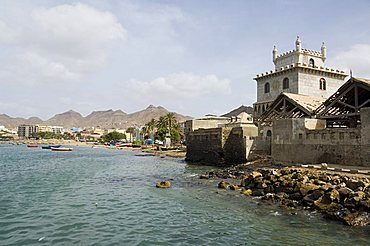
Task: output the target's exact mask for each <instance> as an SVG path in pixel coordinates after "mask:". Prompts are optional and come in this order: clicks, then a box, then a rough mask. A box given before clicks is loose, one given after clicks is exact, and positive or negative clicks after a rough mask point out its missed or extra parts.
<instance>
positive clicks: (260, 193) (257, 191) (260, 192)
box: [252, 189, 265, 196]
mask: <svg viewBox="0 0 370 246" xmlns="http://www.w3.org/2000/svg"><path fill="white" fill-rule="evenodd" d="M263 195H265V193H264V191H263V189H255V190H253V192H252V196H263Z"/></svg>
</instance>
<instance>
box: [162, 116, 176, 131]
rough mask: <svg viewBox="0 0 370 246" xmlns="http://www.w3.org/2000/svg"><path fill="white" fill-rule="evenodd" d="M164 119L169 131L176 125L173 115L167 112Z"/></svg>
mask: <svg viewBox="0 0 370 246" xmlns="http://www.w3.org/2000/svg"><path fill="white" fill-rule="evenodd" d="M164 117H165V121H166V123H167V127H168V129H169V130H170V131H171V129H172V128H173V127H174V126H175V125H176V124H177V119H176V116H175V113H173V112H168V113H167V114H166V115H165V116H164Z"/></svg>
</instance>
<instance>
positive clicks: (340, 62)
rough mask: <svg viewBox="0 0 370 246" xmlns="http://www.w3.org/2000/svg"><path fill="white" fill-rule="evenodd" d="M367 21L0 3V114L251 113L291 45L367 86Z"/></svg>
mask: <svg viewBox="0 0 370 246" xmlns="http://www.w3.org/2000/svg"><path fill="white" fill-rule="evenodd" d="M369 13H370V1H368V0H357V1H350V0H348V1H346V0H342V1H338V0H336V1H330V0H321V1H319V0H312V1H300V0H279V1H278V0H275V1H274V0H267V1H258V0H255V1H253V0H249V1H246V0H240V1H239V0H182V1H176V0H171V1H170V0H158V1H155V0H127V1H125V0H119V1H118V0H117V1H114V0H106V1H101V0H91V1H88V0H86V1H66V0H64V1H62V0H50V1H49V0H33V1H28V0H1V8H0V114H7V115H9V116H12V117H26V118H28V117H31V116H38V117H40V118H41V119H43V120H46V119H48V118H50V117H52V116H53V115H55V114H57V113H62V112H65V111H68V110H74V111H77V112H80V113H81V114H82V115H83V116H86V115H88V114H89V113H91V112H92V111H97V110H108V109H113V110H118V109H121V110H123V111H124V112H126V113H132V112H136V111H138V110H142V109H144V108H146V107H147V106H149V105H150V104H152V105H155V106H159V105H160V106H163V107H165V108H166V109H168V110H169V111H175V112H178V113H180V114H183V115H189V116H193V117H200V116H203V115H205V114H216V115H220V114H223V113H226V112H229V111H231V110H232V109H235V108H237V107H239V106H240V105H250V106H251V105H252V104H253V103H254V102H255V100H256V82H255V80H253V78H254V77H255V76H256V74H259V73H262V72H266V71H270V70H272V69H273V68H274V64H273V62H272V49H273V46H274V45H276V46H277V49H278V51H279V53H280V52H285V51H289V50H292V49H293V48H294V43H295V40H296V37H297V35H299V36H300V38H301V40H302V46H303V48H308V49H313V50H318V51H319V50H320V47H321V43H322V42H325V44H326V46H327V60H326V66H327V67H331V68H336V69H337V68H339V69H342V70H345V71H347V72H349V69H351V70H352V71H353V76H355V77H364V78H370V28H369V25H370V24H369V23H370V14H369Z"/></svg>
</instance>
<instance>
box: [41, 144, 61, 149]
mask: <svg viewBox="0 0 370 246" xmlns="http://www.w3.org/2000/svg"><path fill="white" fill-rule="evenodd" d="M61 146H62V145H60V144H56V145H44V146H41V148H42V149H51V148H60V147H61Z"/></svg>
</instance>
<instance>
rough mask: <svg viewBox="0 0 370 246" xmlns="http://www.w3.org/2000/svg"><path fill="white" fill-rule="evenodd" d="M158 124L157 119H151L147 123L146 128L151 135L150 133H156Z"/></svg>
mask: <svg viewBox="0 0 370 246" xmlns="http://www.w3.org/2000/svg"><path fill="white" fill-rule="evenodd" d="M156 125H157V121H156V120H155V119H151V120H150V121H149V122H148V123H146V124H145V129H146V132H147V134H148V135H149V136H150V134H152V133H154V131H155V127H156ZM148 138H149V137H148Z"/></svg>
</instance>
